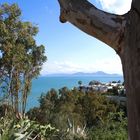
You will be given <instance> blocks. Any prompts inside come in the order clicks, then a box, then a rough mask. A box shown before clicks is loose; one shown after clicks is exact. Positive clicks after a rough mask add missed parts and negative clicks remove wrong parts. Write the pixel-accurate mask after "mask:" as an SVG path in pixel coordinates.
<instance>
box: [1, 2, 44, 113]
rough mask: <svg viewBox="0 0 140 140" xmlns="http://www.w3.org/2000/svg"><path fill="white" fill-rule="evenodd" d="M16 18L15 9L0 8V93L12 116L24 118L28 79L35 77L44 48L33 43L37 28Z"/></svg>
mask: <svg viewBox="0 0 140 140" xmlns="http://www.w3.org/2000/svg"><path fill="white" fill-rule="evenodd" d="M20 17H21V10H20V8H19V7H18V5H16V4H12V5H9V4H2V5H0V53H1V57H0V86H1V93H3V94H4V98H5V99H6V100H7V99H8V100H9V102H10V104H11V105H12V106H13V108H14V110H15V112H16V113H17V112H19V110H22V113H23V114H24V113H25V108H26V101H27V97H28V94H29V93H30V90H31V83H32V79H33V78H35V77H37V76H38V75H39V72H40V70H41V66H42V64H43V62H45V60H46V56H44V48H45V47H44V46H43V45H40V46H38V45H37V44H36V41H35V39H34V37H35V36H36V34H37V33H38V28H37V27H36V26H34V25H33V24H32V23H30V22H23V21H22V20H21V19H20ZM20 106H21V108H20Z"/></svg>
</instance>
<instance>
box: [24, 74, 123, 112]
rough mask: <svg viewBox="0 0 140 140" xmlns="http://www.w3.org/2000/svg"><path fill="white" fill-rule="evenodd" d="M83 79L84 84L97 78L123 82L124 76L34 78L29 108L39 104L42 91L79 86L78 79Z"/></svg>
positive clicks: (103, 80) (102, 80) (105, 81)
mask: <svg viewBox="0 0 140 140" xmlns="http://www.w3.org/2000/svg"><path fill="white" fill-rule="evenodd" d="M79 80H80V81H82V84H83V85H88V83H89V82H90V81H92V80H97V81H100V82H103V83H107V82H111V81H119V80H121V81H122V82H123V77H122V76H118V77H110V76H108V77H107V76H103V77H102V76H46V77H39V78H37V79H34V80H33V82H32V89H31V93H30V94H29V97H28V101H27V109H26V110H29V109H30V108H33V107H35V106H39V102H38V100H39V97H40V96H41V94H42V93H44V94H45V93H47V91H49V90H50V89H51V88H55V89H60V88H62V87H64V86H66V87H68V88H70V89H71V88H73V87H77V86H78V81H79Z"/></svg>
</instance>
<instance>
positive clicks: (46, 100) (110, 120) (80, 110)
mask: <svg viewBox="0 0 140 140" xmlns="http://www.w3.org/2000/svg"><path fill="white" fill-rule="evenodd" d="M39 102H40V106H39V107H35V108H33V109H31V110H30V111H29V112H27V116H28V117H29V119H30V120H34V121H37V122H38V123H40V124H49V123H50V124H52V126H54V127H56V128H57V129H59V133H58V134H59V138H61V139H63V140H67V139H69V140H77V139H80V140H81V139H88V140H89V139H91V140H92V139H93V140H118V139H119V140H126V139H127V120H126V116H125V114H124V112H122V111H121V109H122V107H120V106H119V105H118V104H116V103H115V102H112V101H110V100H108V99H107V98H106V97H105V96H104V95H102V94H101V93H99V92H98V93H97V92H86V93H85V92H81V91H79V90H78V89H77V88H74V89H73V90H70V89H68V88H67V87H63V88H61V89H59V91H57V90H55V89H51V90H50V91H48V92H47V93H46V94H42V95H41V97H40V99H39ZM124 108H125V107H124ZM40 118H41V119H40ZM106 134H107V135H106Z"/></svg>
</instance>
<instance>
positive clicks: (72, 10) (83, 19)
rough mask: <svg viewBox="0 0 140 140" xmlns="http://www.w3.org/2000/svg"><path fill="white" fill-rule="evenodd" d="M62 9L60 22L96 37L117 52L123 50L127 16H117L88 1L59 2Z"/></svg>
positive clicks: (65, 0) (62, 0)
mask: <svg viewBox="0 0 140 140" xmlns="http://www.w3.org/2000/svg"><path fill="white" fill-rule="evenodd" d="M58 1H59V4H60V8H61V14H60V21H61V22H62V23H64V22H66V21H69V22H70V23H72V24H73V25H75V26H77V27H78V28H79V29H81V30H82V31H84V32H85V33H87V34H89V35H91V36H94V37H95V38H97V39H99V40H101V41H103V42H104V43H106V44H108V45H109V46H111V47H112V48H113V49H115V50H116V51H117V52H119V51H120V50H121V44H122V43H123V38H124V30H125V25H126V15H121V16H120V15H115V14H109V13H107V12H103V11H101V10H99V9H97V8H96V7H95V6H94V5H92V4H91V3H89V2H88V1H87V0H58Z"/></svg>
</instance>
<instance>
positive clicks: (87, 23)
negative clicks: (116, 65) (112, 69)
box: [58, 0, 140, 140]
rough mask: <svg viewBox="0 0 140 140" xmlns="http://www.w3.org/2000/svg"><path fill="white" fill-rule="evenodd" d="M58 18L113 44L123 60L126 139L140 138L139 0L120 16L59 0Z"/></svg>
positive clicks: (84, 1)
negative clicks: (126, 122) (126, 108)
mask: <svg viewBox="0 0 140 140" xmlns="http://www.w3.org/2000/svg"><path fill="white" fill-rule="evenodd" d="M58 1H59V3H60V8H61V15H60V21H61V22H66V21H69V22H70V23H72V24H73V25H75V26H77V27H78V28H79V29H81V30H82V31H84V32H86V33H87V34H89V35H91V36H93V37H96V38H97V39H99V40H101V41H103V42H105V43H106V44H108V45H109V46H110V47H112V48H113V49H114V50H115V51H116V52H117V53H118V55H119V56H120V58H121V61H122V67H123V73H124V80H125V88H126V95H127V107H128V131H129V140H140V1H139V0H132V7H131V10H130V11H129V12H128V13H127V14H125V15H122V16H118V15H114V14H109V13H106V12H103V11H101V10H98V9H97V8H95V6H93V5H92V4H91V3H89V2H88V1H87V0H58Z"/></svg>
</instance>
